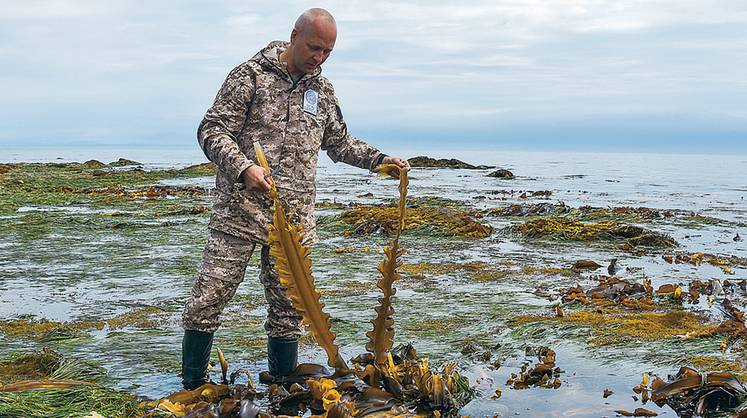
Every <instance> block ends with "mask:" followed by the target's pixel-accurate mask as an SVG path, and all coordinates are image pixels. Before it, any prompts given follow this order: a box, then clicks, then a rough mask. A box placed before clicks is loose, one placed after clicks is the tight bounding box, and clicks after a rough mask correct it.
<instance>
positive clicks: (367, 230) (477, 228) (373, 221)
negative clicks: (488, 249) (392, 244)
mask: <svg viewBox="0 0 747 418" xmlns="http://www.w3.org/2000/svg"><path fill="white" fill-rule="evenodd" d="M400 211H401V209H400V208H398V207H394V206H372V205H360V206H357V207H355V208H352V209H348V210H346V211H344V212H343V213H342V214H341V215H340V219H341V220H342V221H343V222H345V223H347V224H349V225H351V226H352V231H351V232H352V233H354V234H371V233H374V232H377V231H383V232H384V233H386V234H387V235H390V236H391V235H395V234H396V233H397V230H398V229H399V223H400V220H399V216H398V215H399V212H400ZM402 229H403V230H405V231H412V230H418V231H422V232H424V233H426V234H433V235H437V236H447V237H463V238H486V237H489V236H490V235H491V234H492V233H493V228H492V227H491V226H490V225H484V224H481V223H480V222H477V221H476V220H475V219H474V218H473V216H472V214H471V213H470V212H468V211H462V210H457V209H451V208H448V207H426V206H421V207H415V208H408V210H407V214H406V216H405V218H404V220H403V226H402Z"/></svg>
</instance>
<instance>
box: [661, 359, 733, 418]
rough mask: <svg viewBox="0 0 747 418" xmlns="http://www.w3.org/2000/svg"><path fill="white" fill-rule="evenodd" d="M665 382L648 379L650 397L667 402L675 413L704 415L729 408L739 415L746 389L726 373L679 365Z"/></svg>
mask: <svg viewBox="0 0 747 418" xmlns="http://www.w3.org/2000/svg"><path fill="white" fill-rule="evenodd" d="M669 380H670V381H669V382H665V381H664V380H662V379H661V378H658V377H657V378H656V379H654V380H653V381H652V382H651V389H652V392H651V400H652V401H654V402H655V403H656V404H657V405H659V406H663V405H668V406H669V407H670V408H672V409H673V410H674V411H675V412H676V413H677V415H678V416H681V417H692V416H707V414H708V413H714V412H720V411H729V412H738V413H740V415H739V416H742V415H741V414H742V413H744V412H745V411H747V406H743V403H744V402H745V400H747V389H745V387H744V386H742V383H741V382H740V381H739V379H737V377H736V376H734V375H733V374H731V373H729V372H712V373H701V372H699V371H698V370H695V369H692V368H690V367H681V368H680V370H679V371H678V372H677V374H676V375H675V376H671V377H670V378H669Z"/></svg>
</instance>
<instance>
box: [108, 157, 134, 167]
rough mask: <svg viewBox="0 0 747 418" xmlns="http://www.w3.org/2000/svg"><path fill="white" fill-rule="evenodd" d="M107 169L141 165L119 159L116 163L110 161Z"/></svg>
mask: <svg viewBox="0 0 747 418" xmlns="http://www.w3.org/2000/svg"><path fill="white" fill-rule="evenodd" d="M108 165H109V167H125V166H128V165H142V164H141V163H139V162H137V161H133V160H128V159H126V158H120V159H118V160H117V161H112V162H110V163H109V164H108Z"/></svg>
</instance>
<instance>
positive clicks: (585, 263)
mask: <svg viewBox="0 0 747 418" xmlns="http://www.w3.org/2000/svg"><path fill="white" fill-rule="evenodd" d="M599 267H602V266H601V265H599V264H598V263H596V262H594V261H592V260H578V261H576V262H575V263H573V268H575V269H577V270H596V269H598V268H599Z"/></svg>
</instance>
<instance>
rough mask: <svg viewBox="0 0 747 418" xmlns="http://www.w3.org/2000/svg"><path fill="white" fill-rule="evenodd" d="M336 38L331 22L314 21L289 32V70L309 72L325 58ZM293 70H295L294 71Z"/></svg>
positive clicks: (335, 31) (330, 51)
mask: <svg viewBox="0 0 747 418" xmlns="http://www.w3.org/2000/svg"><path fill="white" fill-rule="evenodd" d="M336 39H337V29H336V28H335V25H334V24H333V23H327V22H323V23H319V22H317V23H315V24H313V25H311V27H309V28H306V29H305V30H301V31H297V30H296V29H293V32H291V45H290V49H292V51H293V52H292V55H291V60H290V61H291V62H289V64H291V65H292V66H293V67H295V68H289V69H290V70H291V72H295V71H298V72H301V73H310V72H313V71H314V70H316V69H317V68H318V67H319V66H320V65H322V63H324V61H326V60H327V58H328V57H329V54H330V53H332V48H334V46H335V40H336ZM294 70H295V71H294Z"/></svg>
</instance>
